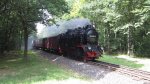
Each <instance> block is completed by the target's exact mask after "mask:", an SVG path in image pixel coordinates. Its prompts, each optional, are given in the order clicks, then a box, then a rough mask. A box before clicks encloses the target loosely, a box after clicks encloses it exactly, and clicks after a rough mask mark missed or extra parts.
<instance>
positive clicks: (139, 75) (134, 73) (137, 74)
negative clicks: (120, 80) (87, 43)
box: [87, 61, 150, 82]
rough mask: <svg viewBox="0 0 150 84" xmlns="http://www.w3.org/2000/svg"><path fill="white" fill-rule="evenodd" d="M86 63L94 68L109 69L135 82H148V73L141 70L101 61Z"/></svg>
mask: <svg viewBox="0 0 150 84" xmlns="http://www.w3.org/2000/svg"><path fill="white" fill-rule="evenodd" d="M87 63H88V64H92V65H96V66H103V67H106V68H109V69H111V70H112V71H116V72H119V73H121V74H125V75H129V76H131V77H133V78H135V79H136V80H144V81H148V82H150V72H147V71H142V70H138V69H133V68H129V67H125V66H120V65H116V64H111V63H106V62H102V61H95V62H92V61H89V62H87Z"/></svg>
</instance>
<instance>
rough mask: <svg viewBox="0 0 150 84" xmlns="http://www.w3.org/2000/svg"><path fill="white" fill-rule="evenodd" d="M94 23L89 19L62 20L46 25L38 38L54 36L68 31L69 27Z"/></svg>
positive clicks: (81, 26)
mask: <svg viewBox="0 0 150 84" xmlns="http://www.w3.org/2000/svg"><path fill="white" fill-rule="evenodd" d="M87 25H92V23H91V22H90V20H89V19H85V18H77V19H71V20H68V21H60V22H57V23H56V24H54V25H52V26H46V27H45V28H43V30H42V31H41V32H40V34H39V35H38V38H46V37H53V36H57V35H59V34H63V33H65V32H67V31H68V30H69V29H76V28H79V27H80V28H84V27H86V26H87Z"/></svg>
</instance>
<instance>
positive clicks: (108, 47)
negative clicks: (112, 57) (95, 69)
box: [107, 28, 110, 54]
mask: <svg viewBox="0 0 150 84" xmlns="http://www.w3.org/2000/svg"><path fill="white" fill-rule="evenodd" d="M107 49H108V54H110V28H108V29H107Z"/></svg>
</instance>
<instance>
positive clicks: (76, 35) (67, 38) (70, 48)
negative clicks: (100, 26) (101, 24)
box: [33, 25, 102, 61]
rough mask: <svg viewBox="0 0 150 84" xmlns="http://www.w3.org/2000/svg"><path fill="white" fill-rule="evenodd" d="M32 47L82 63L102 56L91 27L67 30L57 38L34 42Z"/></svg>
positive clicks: (96, 35)
mask: <svg viewBox="0 0 150 84" xmlns="http://www.w3.org/2000/svg"><path fill="white" fill-rule="evenodd" d="M33 46H34V47H36V48H42V49H46V50H48V51H51V50H53V51H55V52H57V53H58V54H62V55H64V56H67V57H69V58H74V59H81V60H83V61H87V60H95V59H97V58H98V57H100V56H101V54H102V49H101V48H100V46H99V44H98V32H97V31H96V29H95V28H94V27H93V26H92V25H86V26H84V27H82V28H81V27H78V28H75V29H68V30H67V32H65V33H62V34H59V35H57V36H53V37H47V38H43V39H38V40H35V41H34V45H33Z"/></svg>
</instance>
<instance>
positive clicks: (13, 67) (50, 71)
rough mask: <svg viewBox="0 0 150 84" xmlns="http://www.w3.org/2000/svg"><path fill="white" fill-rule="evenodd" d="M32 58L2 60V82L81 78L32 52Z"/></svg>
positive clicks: (0, 68)
mask: <svg viewBox="0 0 150 84" xmlns="http://www.w3.org/2000/svg"><path fill="white" fill-rule="evenodd" d="M29 55H30V59H29V61H28V62H24V61H23V60H21V58H15V59H7V60H3V61H0V84H18V83H21V84H31V83H34V82H38V81H46V80H67V79H69V78H70V77H73V78H79V79H80V78H81V79H82V77H81V76H79V75H76V74H74V73H73V72H71V71H65V70H63V69H61V68H59V67H58V66H56V65H54V64H51V63H49V61H48V60H45V59H43V58H40V57H38V56H36V55H35V54H33V53H31V52H30V54H29Z"/></svg>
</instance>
